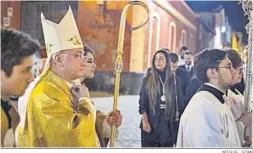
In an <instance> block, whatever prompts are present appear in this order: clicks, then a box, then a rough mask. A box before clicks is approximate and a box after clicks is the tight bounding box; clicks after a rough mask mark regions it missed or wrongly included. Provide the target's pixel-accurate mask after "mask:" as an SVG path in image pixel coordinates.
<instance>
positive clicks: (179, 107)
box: [177, 77, 185, 113]
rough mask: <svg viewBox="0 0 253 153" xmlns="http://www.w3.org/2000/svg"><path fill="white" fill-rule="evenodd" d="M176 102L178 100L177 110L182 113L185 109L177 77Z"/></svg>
mask: <svg viewBox="0 0 253 153" xmlns="http://www.w3.org/2000/svg"><path fill="white" fill-rule="evenodd" d="M177 102H178V110H179V112H180V113H183V111H184V109H185V97H184V94H183V90H182V83H181V79H179V78H178V77H177Z"/></svg>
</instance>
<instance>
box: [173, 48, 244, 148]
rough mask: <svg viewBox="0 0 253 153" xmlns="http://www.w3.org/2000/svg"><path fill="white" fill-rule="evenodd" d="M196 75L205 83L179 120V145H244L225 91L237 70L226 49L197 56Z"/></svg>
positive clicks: (205, 52)
mask: <svg viewBox="0 0 253 153" xmlns="http://www.w3.org/2000/svg"><path fill="white" fill-rule="evenodd" d="M196 58H197V59H196V62H195V73H196V77H197V78H198V79H199V80H200V81H201V82H202V83H203V84H202V86H201V87H200V89H199V91H198V92H197V93H196V94H195V95H194V96H193V97H192V99H191V100H190V102H189V104H188V106H187V107H186V109H185V111H184V113H183V115H182V117H181V121H180V125H179V132H178V139H177V140H178V141H177V147H241V146H242V145H241V142H240V138H239V135H238V131H237V128H236V123H235V119H234V116H233V114H232V113H231V110H230V108H229V107H228V105H226V103H227V98H226V95H225V93H226V91H227V90H228V89H230V88H231V87H232V84H231V82H232V80H233V75H234V73H235V69H234V68H233V66H232V63H231V61H230V60H229V59H228V57H227V52H225V51H222V50H218V49H211V50H204V51H202V52H201V53H199V54H198V55H196Z"/></svg>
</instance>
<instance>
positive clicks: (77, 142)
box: [16, 7, 105, 147]
mask: <svg viewBox="0 0 253 153" xmlns="http://www.w3.org/2000/svg"><path fill="white" fill-rule="evenodd" d="M41 22H42V28H43V34H44V39H45V46H46V50H47V55H48V58H47V59H46V63H45V66H44V69H43V72H42V73H41V75H40V76H39V77H38V78H36V79H35V80H34V82H32V83H31V84H30V85H29V87H28V89H27V90H26V93H25V94H24V96H22V97H20V98H19V104H20V105H21V104H22V107H21V109H20V114H21V115H20V116H21V120H20V123H19V126H18V129H17V131H16V135H17V137H16V140H17V146H18V147H100V144H101V145H102V146H103V143H101V142H103V140H102V139H104V136H103V130H102V129H103V128H102V123H103V120H104V119H105V115H101V113H98V114H97V113H96V109H95V106H94V105H93V104H92V102H91V101H90V99H88V98H85V99H83V100H82V101H80V102H79V104H78V109H75V110H74V109H73V108H72V101H73V100H74V99H73V97H72V95H71V93H70V88H69V86H68V85H67V83H66V82H65V81H64V80H63V79H62V78H60V77H59V76H57V75H56V74H55V73H53V72H52V71H51V69H50V59H51V58H52V57H53V56H54V55H55V54H56V53H59V52H61V51H64V50H68V49H77V48H78V49H82V48H83V44H82V40H81V37H80V34H79V32H78V29H77V26H76V23H75V19H74V16H73V13H72V10H71V8H70V7H69V10H68V11H67V13H66V15H65V16H64V17H63V19H62V20H61V21H60V23H59V24H57V23H54V22H52V21H49V20H47V19H45V17H44V15H43V14H41ZM69 64H71V63H69ZM96 116H97V117H98V116H100V117H99V118H100V119H98V118H97V122H95V120H96V119H95V118H96ZM95 125H96V127H95ZM96 129H97V132H98V133H96ZM98 137H99V138H102V139H101V140H100V143H99V140H98ZM104 144H105V143H104Z"/></svg>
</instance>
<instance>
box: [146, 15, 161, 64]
mask: <svg viewBox="0 0 253 153" xmlns="http://www.w3.org/2000/svg"><path fill="white" fill-rule="evenodd" d="M160 23H161V19H160V15H159V14H158V13H156V12H152V13H151V15H150V21H149V39H148V62H147V63H148V64H147V65H148V67H150V65H151V59H152V56H153V54H152V53H155V52H156V51H157V50H158V49H159V41H160ZM154 28H156V29H154ZM154 36H155V37H154Z"/></svg>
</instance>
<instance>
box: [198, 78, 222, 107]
mask: <svg viewBox="0 0 253 153" xmlns="http://www.w3.org/2000/svg"><path fill="white" fill-rule="evenodd" d="M198 91H207V92H210V93H212V94H213V95H214V96H215V97H216V98H217V99H218V100H219V101H220V102H221V103H222V104H224V103H225V101H224V99H223V96H224V95H225V93H224V92H222V91H221V90H220V89H219V88H217V87H216V86H214V85H213V84H211V83H204V84H202V85H201V87H200V88H199V90H198Z"/></svg>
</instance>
